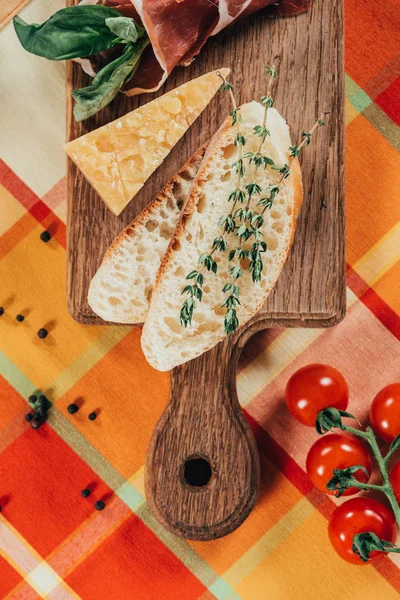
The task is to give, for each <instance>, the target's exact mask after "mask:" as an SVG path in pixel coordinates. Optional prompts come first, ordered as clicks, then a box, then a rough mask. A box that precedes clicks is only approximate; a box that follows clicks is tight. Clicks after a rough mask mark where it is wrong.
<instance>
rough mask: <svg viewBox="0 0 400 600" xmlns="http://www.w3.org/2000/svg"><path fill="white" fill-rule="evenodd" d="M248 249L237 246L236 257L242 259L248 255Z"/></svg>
mask: <svg viewBox="0 0 400 600" xmlns="http://www.w3.org/2000/svg"><path fill="white" fill-rule="evenodd" d="M249 254H250V252H249V250H245V249H244V248H238V258H239V260H243V259H245V258H248V257H249Z"/></svg>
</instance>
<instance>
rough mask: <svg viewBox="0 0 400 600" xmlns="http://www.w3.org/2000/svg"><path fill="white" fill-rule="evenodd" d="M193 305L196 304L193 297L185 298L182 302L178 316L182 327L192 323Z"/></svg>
mask: <svg viewBox="0 0 400 600" xmlns="http://www.w3.org/2000/svg"><path fill="white" fill-rule="evenodd" d="M195 306H196V304H195V301H194V300H193V298H186V300H185V302H184V303H183V304H182V308H181V312H180V315H179V317H180V322H181V325H182V326H183V327H188V325H191V324H192V319H193V310H194V308H195Z"/></svg>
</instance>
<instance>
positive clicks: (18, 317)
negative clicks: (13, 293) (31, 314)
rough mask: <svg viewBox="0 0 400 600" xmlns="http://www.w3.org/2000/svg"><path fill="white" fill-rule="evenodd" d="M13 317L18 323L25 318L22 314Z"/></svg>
mask: <svg viewBox="0 0 400 600" xmlns="http://www.w3.org/2000/svg"><path fill="white" fill-rule="evenodd" d="M15 318H16V319H17V321H18V322H19V323H22V321H23V320H24V319H25V317H24V315H17V316H16V317H15Z"/></svg>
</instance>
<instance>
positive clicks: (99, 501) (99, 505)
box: [94, 500, 105, 510]
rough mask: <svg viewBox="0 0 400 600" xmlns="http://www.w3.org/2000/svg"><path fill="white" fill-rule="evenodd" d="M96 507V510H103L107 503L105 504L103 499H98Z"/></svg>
mask: <svg viewBox="0 0 400 600" xmlns="http://www.w3.org/2000/svg"><path fill="white" fill-rule="evenodd" d="M94 507H95V509H96V510H103V509H104V508H105V504H104V502H103V500H97V502H96V504H95V505H94Z"/></svg>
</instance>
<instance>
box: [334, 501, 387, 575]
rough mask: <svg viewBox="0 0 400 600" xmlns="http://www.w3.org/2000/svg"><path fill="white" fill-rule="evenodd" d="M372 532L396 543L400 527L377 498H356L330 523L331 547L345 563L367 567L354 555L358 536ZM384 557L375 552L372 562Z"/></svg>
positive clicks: (339, 511) (345, 504)
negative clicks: (379, 556) (354, 543)
mask: <svg viewBox="0 0 400 600" xmlns="http://www.w3.org/2000/svg"><path fill="white" fill-rule="evenodd" d="M366 531H371V532H372V533H375V534H376V535H377V536H378V537H379V538H380V539H381V540H385V541H387V542H392V543H394V542H395V540H396V535H397V526H396V521H395V519H394V516H393V515H392V513H391V512H390V510H389V509H388V508H386V506H384V505H383V504H381V503H380V502H378V501H377V500H374V499H373V498H352V499H351V500H347V502H344V503H343V504H342V505H341V506H339V507H338V508H337V509H336V510H335V512H334V513H333V515H332V517H331V520H330V521H329V526H328V533H329V538H330V540H331V544H332V546H333V547H334V549H335V550H336V552H337V553H338V554H339V556H340V557H341V558H343V560H346V561H347V562H349V563H353V564H354V565H362V564H365V563H363V562H362V560H361V559H360V557H359V556H358V555H357V554H355V553H354V552H353V538H354V536H355V535H356V534H357V533H364V532H366ZM379 554H382V553H381V552H372V553H371V558H373V557H374V556H377V555H379Z"/></svg>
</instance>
